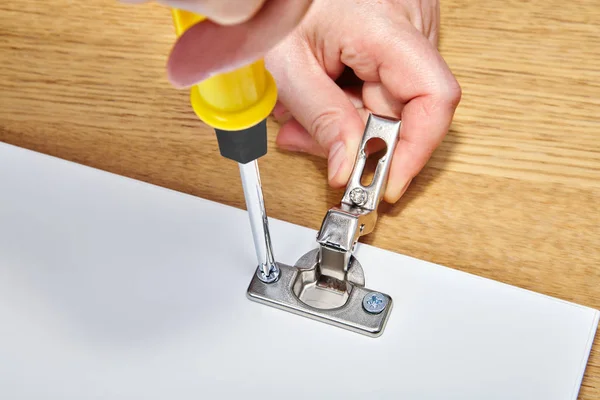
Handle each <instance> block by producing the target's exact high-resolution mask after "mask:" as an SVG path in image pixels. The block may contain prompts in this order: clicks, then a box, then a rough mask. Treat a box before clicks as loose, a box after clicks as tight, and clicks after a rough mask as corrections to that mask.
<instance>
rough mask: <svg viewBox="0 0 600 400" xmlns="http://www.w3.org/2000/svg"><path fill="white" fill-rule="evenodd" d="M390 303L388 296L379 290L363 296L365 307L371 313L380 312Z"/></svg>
mask: <svg viewBox="0 0 600 400" xmlns="http://www.w3.org/2000/svg"><path fill="white" fill-rule="evenodd" d="M387 304H388V298H387V297H386V296H384V295H383V294H381V293H378V292H370V293H367V294H366V295H365V297H364V298H363V307H364V309H365V311H366V312H368V313H369V314H379V313H381V312H382V311H383V310H385V308H386V307H387Z"/></svg>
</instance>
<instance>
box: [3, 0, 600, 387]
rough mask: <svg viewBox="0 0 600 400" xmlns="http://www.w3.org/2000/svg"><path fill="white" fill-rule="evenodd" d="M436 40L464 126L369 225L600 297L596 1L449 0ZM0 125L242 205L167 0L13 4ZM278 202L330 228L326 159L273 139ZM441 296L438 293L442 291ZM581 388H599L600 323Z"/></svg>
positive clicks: (531, 282)
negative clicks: (177, 56)
mask: <svg viewBox="0 0 600 400" xmlns="http://www.w3.org/2000/svg"><path fill="white" fill-rule="evenodd" d="M442 17H443V23H442V25H443V26H442V35H441V45H440V49H441V51H442V54H443V55H444V56H445V58H446V60H447V61H448V64H449V65H450V66H451V68H452V70H453V71H454V72H455V74H456V76H457V78H458V80H459V82H460V83H461V85H462V88H463V100H462V102H461V105H460V107H459V109H458V111H457V114H456V117H455V121H454V124H453V127H452V129H451V132H450V133H449V135H448V136H447V138H446V140H445V141H444V143H443V144H442V145H441V147H440V148H439V149H438V150H437V151H436V153H435V154H434V156H433V158H432V160H431V161H430V163H429V165H428V167H426V168H425V170H424V171H423V172H422V173H421V174H420V175H419V176H418V177H417V178H416V179H415V180H414V182H413V184H412V185H411V187H410V188H409V190H408V192H407V193H406V195H405V196H404V197H403V199H402V200H401V201H400V202H399V203H398V204H397V205H395V206H387V207H384V208H385V211H384V214H383V216H382V218H381V220H380V222H379V224H378V226H377V230H376V232H375V233H373V234H372V235H369V236H367V237H366V238H365V241H366V242H369V243H372V244H374V245H376V246H378V247H382V248H386V249H390V250H393V251H396V252H400V253H403V254H407V255H410V256H413V257H417V258H420V259H423V260H428V261H432V262H435V263H439V264H442V265H446V266H448V267H451V268H456V269H459V270H462V271H466V272H470V273H473V274H477V275H481V276H484V277H487V278H491V279H495V280H498V281H502V282H506V283H509V284H511V285H516V286H519V287H523V288H526V289H530V290H533V291H536V292H541V293H545V294H548V295H551V296H555V297H559V298H562V299H565V300H569V301H573V302H577V303H580V304H584V305H587V306H590V307H594V308H600V228H599V226H600V25H599V24H598V23H597V21H598V19H600V7H598V2H597V0H580V1H575V2H564V1H558V0H543V1H542V0H534V1H529V2H521V1H506V0H490V1H466V0H447V1H443V5H442ZM0 32H1V35H0V55H1V58H0V59H1V60H2V64H1V68H0V86H1V97H0V98H1V106H0V140H1V141H4V142H7V143H12V144H15V145H18V146H22V147H25V148H29V149H33V150H36V151H39V152H43V153H47V154H51V155H54V156H58V157H61V158H64V159H67V160H72V161H75V162H78V163H82V164H86V165H89V166H93V167H96V168H100V169H103V170H107V171H111V172H114V173H117V174H121V175H126V176H129V177H132V178H135V179H139V180H143V181H147V182H150V183H153V184H156V185H161V186H165V187H168V188H171V189H175V190H179V191H182V192H186V193H191V194H193V195H197V196H200V197H204V198H207V199H212V200H215V201H218V202H222V203H225V204H229V205H232V206H236V207H242V208H243V207H244V199H243V196H242V191H241V187H240V181H239V177H238V170H237V166H236V165H235V164H234V163H233V162H230V161H228V160H225V159H223V158H221V157H220V156H219V155H218V151H217V147H216V140H215V137H214V135H213V133H212V132H211V130H210V129H209V128H207V127H206V126H204V125H203V124H202V123H200V122H199V121H198V120H197V118H196V116H195V115H194V113H193V112H192V110H191V107H190V106H189V102H188V93H187V92H186V91H178V90H175V89H173V88H172V87H171V86H170V85H169V84H168V82H167V80H166V77H165V72H164V64H165V61H166V57H167V54H168V52H169V47H170V46H171V44H172V43H173V40H174V33H173V29H172V27H171V20H170V15H169V12H168V10H167V9H165V8H163V7H161V6H157V5H144V6H138V7H131V6H124V5H120V4H118V3H117V2H116V1H112V0H94V1H69V0H54V1H52V2H44V1H39V0H17V1H12V2H3V3H2V4H1V5H0ZM269 128H270V134H271V135H270V150H269V154H268V156H267V157H266V158H264V159H263V161H261V169H262V177H263V184H264V188H265V199H266V203H267V207H268V209H269V212H270V216H272V217H275V218H280V219H284V220H287V221H290V222H293V223H296V224H300V225H304V226H308V227H311V228H314V229H317V228H318V227H319V226H320V223H321V219H322V217H323V215H324V213H325V212H326V210H327V209H328V208H329V207H330V206H332V205H334V204H336V203H337V202H338V201H339V200H340V198H341V194H342V193H341V192H340V191H332V190H330V189H329V188H328V187H327V184H326V164H325V162H324V160H321V159H317V158H313V157H308V156H305V155H299V154H293V153H287V152H283V151H280V150H278V149H277V148H276V147H275V146H274V137H275V133H276V129H277V126H276V124H275V123H273V122H271V123H270V125H269ZM432 295H435V294H432ZM598 338H599V336H596V343H595V346H594V349H593V351H592V355H591V358H590V361H589V365H588V368H587V374H586V377H585V379H584V382H583V387H582V389H581V392H580V398H581V399H597V398H600V340H599V339H598Z"/></svg>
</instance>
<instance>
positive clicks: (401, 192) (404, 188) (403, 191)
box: [399, 179, 412, 197]
mask: <svg viewBox="0 0 600 400" xmlns="http://www.w3.org/2000/svg"><path fill="white" fill-rule="evenodd" d="M411 182H412V179H409V180H408V182H406V184H405V185H404V187H403V188H402V190H401V191H400V196H399V197H402V196H404V193H406V190H408V187H409V186H410V183H411Z"/></svg>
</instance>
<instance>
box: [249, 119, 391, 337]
mask: <svg viewBox="0 0 600 400" xmlns="http://www.w3.org/2000/svg"><path fill="white" fill-rule="evenodd" d="M399 131H400V121H395V120H390V119H388V118H384V117H380V116H376V115H370V116H369V119H368V121H367V125H366V128H365V132H364V135H363V138H362V142H361V145H360V148H359V151H358V154H357V158H356V162H355V165H354V169H353V171H352V175H351V177H350V180H349V182H348V185H347V187H346V192H345V194H344V197H343V198H342V202H341V204H340V205H339V206H337V207H333V208H331V209H330V210H329V211H328V212H327V214H326V216H325V218H324V219H323V223H322V224H321V229H320V230H319V233H318V235H317V243H318V248H317V249H314V250H311V251H309V252H308V253H306V254H305V255H304V256H302V257H301V258H300V259H299V260H298V261H297V262H296V265H295V266H293V267H291V266H288V265H284V264H280V263H277V265H278V266H279V269H280V274H279V276H278V278H277V279H276V280H274V281H271V282H266V281H265V280H264V279H261V275H260V274H261V270H260V268H259V269H258V270H257V273H256V274H255V275H254V277H253V279H252V281H251V282H250V286H249V287H248V293H247V294H248V298H249V299H251V300H253V301H257V302H260V303H263V304H267V305H270V306H273V307H276V308H280V309H283V310H286V311H289V312H293V313H295V314H299V315H302V316H305V317H308V318H312V319H316V320H319V321H322V322H326V323H329V324H331V325H335V326H338V327H342V328H345V329H349V330H351V331H354V332H358V333H362V334H365V335H368V336H373V337H376V336H379V335H381V334H382V333H383V329H384V328H385V324H386V322H387V319H388V317H389V315H390V312H391V309H392V299H391V297H390V296H389V295H386V294H383V293H379V292H375V291H371V290H369V289H366V288H365V287H364V286H365V276H364V272H363V269H362V266H361V265H360V263H359V262H358V260H356V258H355V257H354V256H353V254H352V253H353V251H354V247H355V245H356V242H357V241H358V239H359V238H360V237H361V236H363V235H366V234H368V233H370V232H372V231H373V229H374V228H375V223H376V222H377V206H378V205H379V202H380V201H381V199H382V198H383V194H384V192H385V188H386V183H387V179H388V176H389V169H390V165H391V160H392V154H393V152H394V150H395V148H396V144H397V143H398V133H399ZM374 138H379V139H382V140H383V141H384V142H385V146H386V149H385V154H384V155H383V156H382V157H381V158H380V159H379V161H378V164H377V168H376V170H375V174H374V177H373V180H372V182H371V183H370V184H369V185H367V186H364V185H362V184H361V178H362V175H363V170H364V167H365V165H366V161H367V158H368V156H369V154H368V153H367V144H368V142H369V141H370V140H371V139H374Z"/></svg>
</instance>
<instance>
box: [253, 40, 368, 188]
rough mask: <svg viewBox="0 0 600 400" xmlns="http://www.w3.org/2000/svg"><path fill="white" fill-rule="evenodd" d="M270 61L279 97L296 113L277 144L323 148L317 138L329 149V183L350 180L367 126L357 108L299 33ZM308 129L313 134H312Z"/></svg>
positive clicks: (338, 184) (340, 184)
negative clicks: (297, 36)
mask: <svg viewBox="0 0 600 400" xmlns="http://www.w3.org/2000/svg"><path fill="white" fill-rule="evenodd" d="M292 48H293V49H294V51H290V49H292ZM265 61H266V63H267V67H268V69H269V71H271V73H272V74H273V76H274V77H275V80H276V81H277V86H278V89H279V101H280V102H281V103H282V104H283V105H285V107H286V108H287V109H288V110H289V112H290V113H291V115H293V116H294V118H293V119H291V120H290V121H288V122H286V123H285V124H283V125H282V126H281V129H280V131H279V134H278V136H277V144H278V145H279V146H281V147H283V148H288V149H292V150H301V151H307V152H309V153H312V154H315V153H319V152H318V151H316V150H315V149H314V144H315V142H316V143H317V144H318V145H319V147H320V148H321V149H322V150H323V153H325V154H327V158H328V165H327V169H328V174H327V175H328V180H329V184H330V185H331V186H332V187H335V188H339V187H343V186H345V185H346V183H347V182H348V178H349V177H350V174H351V173H352V168H353V166H354V160H355V157H356V152H357V151H358V146H359V143H360V139H361V135H362V131H363V129H364V123H363V121H362V118H361V117H360V115H359V113H358V111H357V110H356V108H355V107H354V105H353V104H352V102H351V101H350V100H349V98H348V97H347V96H346V94H345V93H344V91H343V90H342V89H341V88H340V87H339V86H337V84H336V83H335V82H334V81H333V80H332V78H331V77H330V76H329V75H328V74H327V73H326V71H324V70H323V67H322V66H321V65H320V64H319V62H318V61H317V60H316V58H315V56H314V55H313V53H312V51H311V50H310V48H309V47H308V45H307V44H305V43H304V42H303V41H301V40H299V39H298V38H296V37H295V36H294V35H290V36H288V37H287V38H286V39H285V40H284V42H282V43H281V44H280V45H278V46H277V47H276V48H275V49H273V50H272V51H271V52H270V53H269V54H268V55H267V57H266V58H265ZM341 69H343V68H341ZM341 69H340V70H341ZM309 135H310V137H312V139H313V140H307V139H308V137H309Z"/></svg>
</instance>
